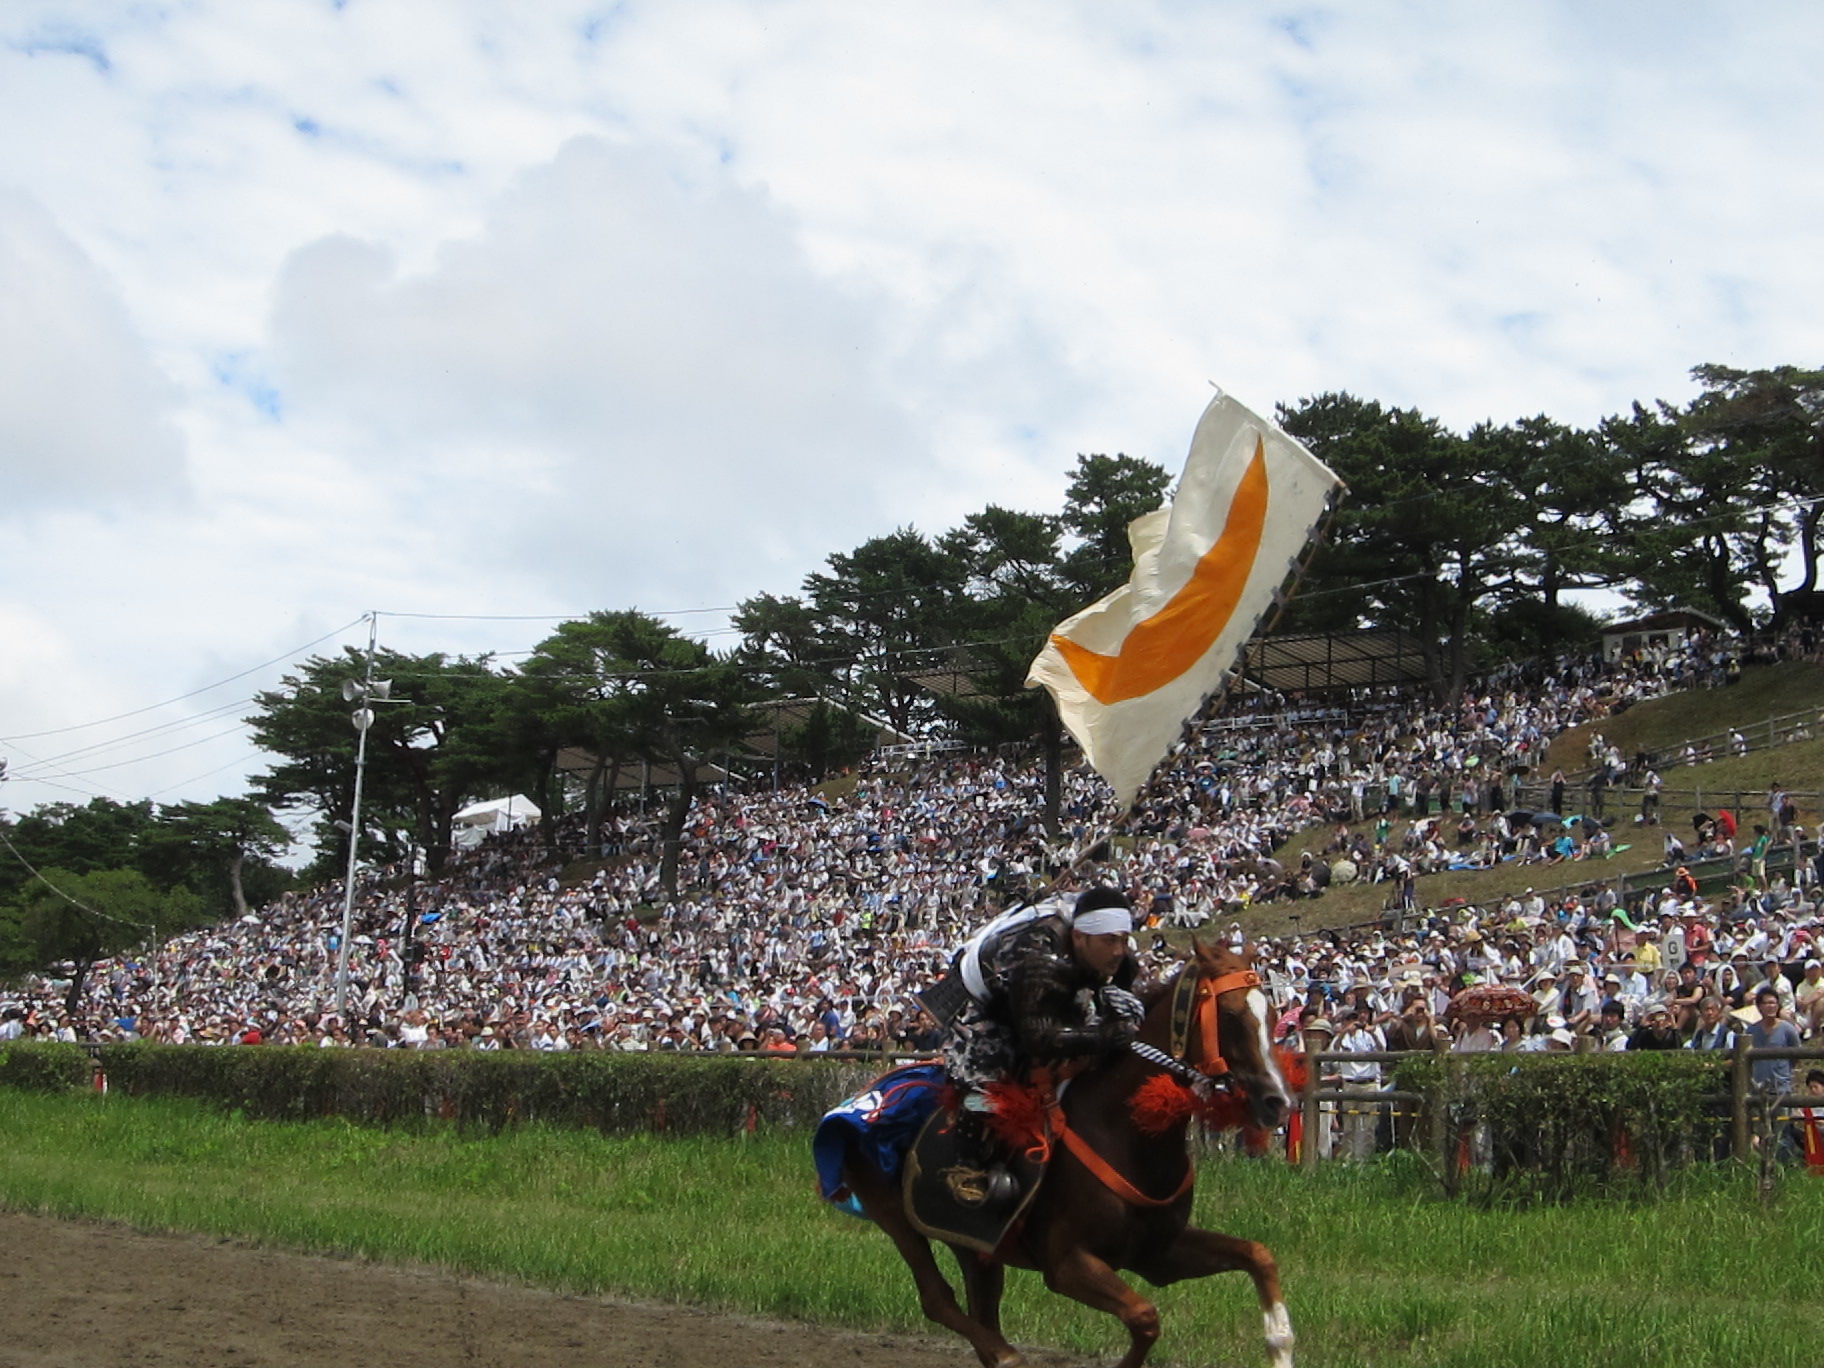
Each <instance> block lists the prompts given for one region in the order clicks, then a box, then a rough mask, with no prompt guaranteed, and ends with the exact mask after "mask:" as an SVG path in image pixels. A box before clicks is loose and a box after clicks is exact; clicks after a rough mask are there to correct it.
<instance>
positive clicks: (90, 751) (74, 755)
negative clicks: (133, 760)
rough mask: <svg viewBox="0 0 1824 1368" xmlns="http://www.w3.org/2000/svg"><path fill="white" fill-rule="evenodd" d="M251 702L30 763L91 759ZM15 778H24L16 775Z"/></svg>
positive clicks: (220, 707) (241, 701) (240, 701)
mask: <svg viewBox="0 0 1824 1368" xmlns="http://www.w3.org/2000/svg"><path fill="white" fill-rule="evenodd" d="M252 702H253V700H252V699H251V698H242V699H237V700H235V701H234V702H232V703H223V704H220V705H218V706H217V707H214V708H210V709H209V710H208V711H206V712H200V713H194V714H192V715H191V716H189V717H182V718H178V719H177V720H176V721H173V722H161V723H159V724H158V725H157V726H154V727H146V728H144V729H143V730H140V731H136V732H129V733H127V734H126V735H125V736H117V737H114V738H113V739H112V740H108V741H96V742H94V743H92V744H91V745H87V746H78V747H77V748H76V749H75V750H71V751H64V752H63V753H62V754H60V755H52V756H48V757H46V758H44V759H42V760H34V761H32V763H33V764H36V765H54V764H60V763H67V762H70V761H74V760H77V759H81V758H83V757H90V758H92V757H93V756H95V755H98V754H106V753H107V752H108V751H111V750H114V749H115V748H117V747H119V746H124V745H126V744H127V743H128V742H130V741H139V740H143V739H145V738H147V737H152V736H157V735H159V734H160V733H171V732H178V731H182V730H184V729H185V728H188V727H196V726H202V725H203V724H205V723H209V722H214V721H217V720H219V719H220V718H221V717H223V716H225V715H226V714H228V713H231V712H237V711H239V710H240V709H242V708H244V707H247V706H248V705H249V704H251V703H252ZM15 777H25V776H19V775H16V776H15Z"/></svg>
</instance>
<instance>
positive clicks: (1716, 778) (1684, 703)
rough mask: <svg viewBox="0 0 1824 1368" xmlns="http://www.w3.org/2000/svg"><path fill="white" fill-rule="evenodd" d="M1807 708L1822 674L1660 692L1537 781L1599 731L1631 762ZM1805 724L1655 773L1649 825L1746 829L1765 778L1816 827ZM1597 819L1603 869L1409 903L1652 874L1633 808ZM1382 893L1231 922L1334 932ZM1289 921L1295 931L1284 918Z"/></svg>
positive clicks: (1819, 705) (1568, 870) (1253, 913)
mask: <svg viewBox="0 0 1824 1368" xmlns="http://www.w3.org/2000/svg"><path fill="white" fill-rule="evenodd" d="M1808 710H1824V670H1821V669H1819V668H1818V667H1817V666H1814V665H1802V664H1782V665H1773V666H1765V667H1762V668H1759V669H1751V670H1748V671H1746V672H1745V673H1744V674H1743V677H1742V681H1741V683H1739V684H1737V685H1735V686H1733V687H1731V688H1725V689H1694V690H1691V691H1689V692H1685V693H1678V694H1671V695H1669V696H1667V697H1665V698H1656V699H1653V700H1652V701H1651V702H1647V703H1642V704H1639V705H1638V706H1636V707H1633V708H1630V709H1628V710H1627V711H1626V712H1624V713H1621V714H1620V715H1618V716H1615V717H1610V718H1604V719H1602V720H1601V721H1599V722H1597V723H1595V724H1593V726H1584V727H1575V728H1572V729H1571V730H1570V731H1568V732H1566V733H1565V734H1564V735H1563V736H1561V737H1559V738H1558V739H1557V741H1555V742H1554V743H1553V745H1552V748H1551V750H1550V751H1548V752H1547V758H1546V764H1545V766H1544V769H1545V772H1546V773H1550V772H1551V770H1552V769H1553V768H1562V769H1564V770H1566V771H1567V772H1568V771H1570V770H1573V769H1576V768H1579V767H1581V766H1582V765H1584V764H1585V763H1586V759H1585V748H1586V747H1587V746H1588V745H1589V736H1590V732H1591V731H1592V730H1596V731H1600V732H1602V734H1603V735H1604V736H1605V737H1607V738H1608V739H1609V740H1611V741H1614V742H1616V743H1618V744H1619V745H1620V746H1621V747H1622V752H1623V754H1625V755H1629V756H1632V755H1633V754H1634V752H1635V749H1636V748H1637V747H1645V748H1646V749H1648V750H1650V751H1666V750H1669V749H1671V748H1672V747H1673V746H1674V745H1679V746H1682V744H1683V743H1684V742H1685V741H1686V740H1687V739H1688V738H1692V737H1697V736H1704V735H1712V734H1715V733H1717V732H1721V731H1724V730H1726V729H1727V728H1729V727H1739V728H1741V729H1742V731H1743V732H1744V733H1745V734H1748V733H1750V728H1752V727H1754V726H1756V725H1757V724H1758V725H1759V726H1760V729H1761V735H1762V736H1765V734H1766V725H1765V724H1766V722H1767V719H1768V718H1770V717H1777V716H1781V715H1783V714H1789V713H1795V712H1801V711H1808ZM1815 716H1816V715H1815V713H1814V720H1813V721H1812V722H1811V724H1810V730H1811V731H1812V732H1813V733H1814V734H1815V735H1814V737H1813V738H1812V739H1810V740H1805V741H1796V742H1788V743H1784V744H1781V745H1778V746H1774V747H1772V748H1769V749H1763V750H1757V751H1752V752H1750V753H1749V754H1747V755H1742V756H1728V757H1726V758H1722V759H1717V760H1713V761H1710V762H1708V763H1706V764H1700V765H1684V764H1671V765H1666V766H1662V768H1661V770H1660V774H1661V776H1662V777H1663V778H1664V779H1665V791H1664V798H1663V802H1662V805H1661V809H1660V821H1661V823H1662V824H1663V825H1668V826H1673V827H1675V828H1676V829H1677V830H1678V832H1679V834H1680V835H1681V836H1684V837H1686V839H1687V840H1688V839H1689V837H1690V834H1691V816H1692V814H1693V813H1694V812H1699V811H1707V812H1714V811H1716V809H1717V808H1718V807H1729V808H1735V809H1737V810H1739V811H1740V812H1742V813H1743V814H1744V815H1745V819H1746V822H1748V823H1751V822H1753V821H1754V820H1755V819H1756V818H1757V817H1758V816H1759V814H1760V813H1761V811H1762V810H1763V806H1764V802H1765V799H1766V795H1767V790H1768V788H1769V787H1770V786H1771V785H1772V784H1773V783H1774V782H1775V781H1776V780H1777V781H1779V782H1781V783H1783V784H1785V785H1786V786H1787V787H1788V788H1789V789H1791V790H1793V791H1794V794H1795V799H1796V802H1797V806H1798V808H1799V814H1800V815H1799V820H1800V821H1801V822H1803V823H1806V824H1807V825H1810V824H1814V823H1816V822H1818V821H1819V820H1820V818H1821V817H1824V804H1821V803H1820V801H1819V799H1818V797H1817V795H1818V792H1819V791H1820V790H1824V724H1820V723H1819V722H1818V721H1817V720H1815ZM1581 796H1582V795H1581V793H1580V792H1579V793H1577V794H1575V795H1574V797H1573V804H1574V803H1575V801H1576V799H1577V798H1581ZM1571 810H1574V807H1573V809H1571ZM1608 810H1609V813H1610V815H1611V816H1613V817H1615V818H1616V821H1615V824H1614V828H1613V830H1614V835H1615V841H1616V844H1617V845H1624V844H1625V845H1628V846H1629V847H1630V848H1629V849H1627V850H1625V851H1620V852H1619V853H1617V854H1616V855H1615V856H1614V857H1613V858H1612V859H1609V860H1604V861H1594V862H1591V861H1582V862H1578V863H1576V864H1564V865H1527V866H1524V867H1522V866H1520V865H1517V864H1506V865H1500V866H1498V867H1496V868H1494V869H1485V870H1462V871H1458V872H1455V873H1448V874H1430V875H1426V876H1424V877H1422V878H1421V879H1420V880H1419V881H1418V895H1419V905H1420V906H1421V907H1436V906H1439V905H1440V904H1443V903H1446V902H1448V901H1450V900H1451V899H1453V898H1462V899H1465V900H1467V901H1469V902H1473V903H1478V904H1486V903H1488V902H1491V901H1495V900H1500V899H1505V898H1506V897H1507V896H1508V895H1509V894H1512V893H1519V892H1523V891H1525V890H1526V889H1528V888H1538V889H1540V890H1542V891H1543V890H1545V889H1548V888H1555V887H1579V886H1581V885H1583V884H1585V883H1590V882H1598V881H1602V880H1607V879H1613V878H1616V877H1618V876H1619V875H1622V874H1635V873H1639V872H1641V871H1643V870H1649V869H1656V868H1658V867H1659V865H1660V853H1661V837H1660V834H1659V831H1658V830H1656V829H1654V828H1652V827H1641V826H1636V825H1635V824H1634V822H1633V820H1632V818H1633V816H1634V814H1635V813H1637V812H1638V811H1639V805H1638V798H1637V797H1636V796H1634V795H1631V794H1627V793H1615V794H1612V795H1611V797H1610V800H1609V808H1608ZM1744 829H1746V826H1744ZM1394 830H1395V834H1396V835H1398V834H1399V833H1402V832H1404V830H1405V824H1404V823H1403V822H1402V823H1399V824H1396V826H1395V828H1394ZM1320 840H1322V841H1324V842H1326V843H1327V840H1328V834H1327V830H1326V829H1324V828H1313V829H1309V830H1307V831H1304V832H1300V833H1298V834H1296V835H1294V836H1293V837H1292V838H1291V839H1290V840H1289V841H1287V842H1286V843H1285V844H1284V845H1282V846H1281V847H1280V848H1279V850H1278V851H1277V852H1275V853H1276V855H1277V857H1278V858H1279V859H1281V860H1284V861H1286V862H1288V863H1296V862H1297V860H1298V856H1299V852H1300V851H1303V850H1306V849H1312V850H1315V849H1318V848H1320V847H1319V844H1318V842H1319V841H1320ZM1393 892H1394V889H1393V887H1392V886H1391V885H1388V884H1373V885H1368V884H1355V885H1351V886H1350V887H1347V888H1334V889H1331V890H1330V891H1329V892H1328V893H1326V894H1325V895H1324V896H1323V897H1321V898H1317V899H1314V900H1311V901H1305V902H1272V903H1267V904H1265V905H1263V906H1261V907H1258V908H1254V909H1251V910H1250V912H1249V913H1248V915H1247V916H1244V917H1243V918H1241V921H1242V924H1243V925H1244V926H1245V927H1246V928H1247V930H1248V932H1249V934H1250V935H1283V934H1285V933H1286V932H1287V931H1289V930H1291V929H1293V927H1294V925H1297V926H1298V927H1300V928H1302V929H1304V930H1312V929H1315V928H1317V927H1324V926H1346V925H1349V924H1351V923H1355V922H1363V921H1369V920H1372V919H1373V918H1375V917H1377V916H1379V915H1380V911H1381V908H1382V906H1383V905H1384V904H1385V902H1386V900H1387V899H1388V897H1389V896H1391V895H1392V894H1393ZM1295 916H1296V917H1297V918H1298V921H1297V923H1294V922H1293V920H1292V919H1293V917H1295Z"/></svg>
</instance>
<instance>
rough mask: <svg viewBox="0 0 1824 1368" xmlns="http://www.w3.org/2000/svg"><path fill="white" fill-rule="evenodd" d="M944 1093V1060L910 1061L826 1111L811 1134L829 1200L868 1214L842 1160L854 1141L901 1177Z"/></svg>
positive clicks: (884, 1169)
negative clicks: (849, 1185) (850, 1186)
mask: <svg viewBox="0 0 1824 1368" xmlns="http://www.w3.org/2000/svg"><path fill="white" fill-rule="evenodd" d="M943 1097H944V1066H943V1065H941V1064H909V1065H907V1066H906V1067H905V1068H901V1069H894V1070H892V1071H891V1072H890V1073H886V1074H882V1075H881V1076H880V1077H879V1078H877V1079H875V1080H874V1081H873V1082H872V1083H870V1084H869V1085H868V1086H867V1088H866V1089H865V1090H864V1091H862V1092H859V1093H856V1094H855V1096H853V1097H851V1098H849V1099H847V1100H846V1101H843V1102H840V1103H838V1104H837V1105H836V1106H834V1107H832V1108H830V1110H829V1111H827V1112H825V1113H824V1114H823V1120H821V1121H819V1122H818V1123H817V1133H816V1135H815V1136H813V1137H812V1139H811V1156H812V1158H814V1159H815V1160H816V1162H817V1186H818V1189H819V1191H821V1192H822V1194H823V1198H824V1200H825V1201H827V1202H833V1203H835V1204H836V1206H837V1207H839V1208H840V1209H842V1210H843V1211H846V1212H848V1213H849V1214H850V1215H851V1216H863V1219H866V1218H865V1216H864V1214H863V1212H862V1210H861V1204H860V1203H859V1202H857V1201H856V1200H855V1197H854V1194H853V1193H851V1192H850V1191H849V1190H848V1189H847V1188H846V1187H844V1186H843V1182H842V1161H843V1156H844V1155H845V1154H847V1152H848V1148H849V1146H850V1145H851V1144H853V1145H854V1146H855V1147H856V1149H857V1150H859V1151H860V1153H861V1155H862V1156H863V1157H864V1158H866V1159H867V1160H868V1161H869V1162H870V1163H871V1164H873V1165H874V1167H875V1168H877V1169H879V1170H880V1171H881V1172H882V1173H883V1174H885V1175H886V1176H887V1177H889V1178H895V1177H898V1176H899V1171H900V1169H901V1168H902V1167H903V1166H904V1164H905V1162H906V1153H907V1151H909V1150H910V1149H911V1148H912V1142H913V1141H914V1140H916V1139H917V1138H918V1132H919V1130H920V1129H921V1128H922V1127H923V1126H924V1124H925V1122H926V1121H927V1120H928V1119H929V1118H930V1116H931V1113H932V1112H934V1111H936V1110H937V1109H938V1106H939V1105H940V1104H941V1103H942V1101H943Z"/></svg>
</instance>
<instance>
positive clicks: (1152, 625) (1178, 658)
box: [1051, 437, 1267, 705]
mask: <svg viewBox="0 0 1824 1368" xmlns="http://www.w3.org/2000/svg"><path fill="white" fill-rule="evenodd" d="M1266 525H1267V453H1266V443H1265V442H1264V441H1263V440H1262V439H1261V438H1259V437H1256V438H1255V439H1254V459H1253V460H1252V461H1251V462H1249V464H1248V469H1247V473H1246V474H1244V475H1243V476H1242V477H1241V484H1240V485H1239V486H1238V487H1237V488H1236V490H1235V497H1234V499H1233V500H1232V501H1231V502H1230V504H1229V516H1228V521H1227V522H1225V523H1224V524H1223V528H1222V536H1220V537H1219V538H1217V540H1216V544H1215V545H1214V546H1212V547H1211V548H1210V549H1209V550H1208V551H1206V552H1204V553H1203V556H1202V557H1201V558H1200V559H1199V560H1198V562H1197V568H1196V569H1195V570H1193V571H1192V572H1191V578H1190V579H1189V581H1188V582H1186V584H1185V586H1184V588H1182V589H1180V590H1179V591H1178V592H1177V593H1176V594H1173V595H1172V599H1171V602H1169V603H1167V604H1166V605H1165V607H1163V608H1161V609H1160V610H1159V611H1158V612H1156V613H1154V614H1153V615H1152V616H1151V617H1149V618H1148V619H1146V621H1144V622H1141V623H1136V624H1135V625H1134V627H1133V629H1132V630H1131V631H1129V632H1128V634H1127V639H1126V640H1125V641H1123V642H1122V643H1121V648H1120V650H1118V651H1117V652H1116V653H1115V654H1114V655H1103V654H1102V653H1101V652H1099V651H1092V650H1090V649H1089V648H1088V647H1087V646H1079V645H1078V644H1077V643H1076V642H1074V641H1072V640H1071V639H1070V638H1069V637H1067V636H1061V635H1059V634H1058V633H1056V632H1054V633H1052V636H1051V640H1052V644H1053V645H1055V646H1056V647H1057V648H1058V653H1059V654H1060V655H1061V656H1063V657H1064V663H1065V664H1066V665H1068V666H1070V672H1071V673H1072V674H1074V675H1075V676H1076V677H1077V680H1078V682H1079V683H1081V684H1082V685H1083V687H1084V688H1085V689H1087V690H1089V693H1090V696H1091V697H1092V698H1094V699H1095V700H1096V701H1097V702H1098V703H1102V704H1105V705H1106V704H1113V703H1123V702H1126V701H1127V700H1128V699H1130V698H1144V697H1145V696H1146V695H1147V694H1150V693H1152V692H1154V691H1155V690H1157V689H1162V688H1164V687H1165V686H1166V685H1167V684H1170V683H1171V682H1172V681H1173V680H1174V679H1176V678H1178V676H1179V675H1181V674H1183V673H1184V672H1185V671H1186V670H1188V669H1190V668H1191V666H1193V665H1195V664H1196V663H1197V662H1198V661H1199V660H1201V659H1203V656H1204V653H1205V652H1206V651H1208V650H1209V649H1210V647H1211V646H1213V645H1214V644H1215V642H1216V638H1217V637H1218V636H1220V635H1222V629H1223V628H1224V627H1227V626H1228V625H1229V619H1230V618H1231V617H1233V616H1234V614H1235V605H1236V604H1237V603H1239V602H1240V601H1241V593H1242V590H1243V589H1245V588H1246V587H1247V584H1248V575H1249V573H1250V572H1251V571H1252V570H1253V568H1254V558H1255V557H1256V556H1257V555H1258V554H1259V553H1260V539H1261V535H1262V533H1263V532H1265V530H1266Z"/></svg>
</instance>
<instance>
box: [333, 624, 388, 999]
mask: <svg viewBox="0 0 1824 1368" xmlns="http://www.w3.org/2000/svg"><path fill="white" fill-rule="evenodd" d="M379 638H380V615H379V614H378V613H369V614H368V615H367V670H366V672H365V673H364V674H363V675H362V678H361V706H360V707H358V708H356V709H355V714H354V723H355V730H356V731H357V732H359V733H360V736H361V739H360V740H359V741H357V742H356V743H355V801H354V805H353V807H351V808H350V810H349V814H348V877H347V878H346V879H344V880H343V885H342V938H341V940H340V941H339V942H338V943H337V945H336V1015H337V1016H338V1017H339V1018H341V1021H342V1026H343V1029H344V1030H346V1029H347V1027H348V936H349V932H350V931H351V930H352V929H353V923H354V920H355V854H356V850H357V847H359V846H360V844H361V781H362V779H363V778H364V777H365V776H366V774H367V733H368V729H369V728H370V727H371V726H373V723H374V712H373V709H372V708H371V707H370V706H369V703H370V700H371V695H372V693H373V689H374V649H375V647H376V646H377V645H378V644H379Z"/></svg>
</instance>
